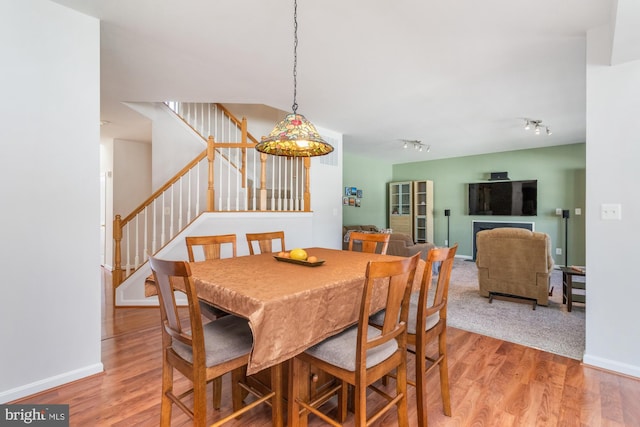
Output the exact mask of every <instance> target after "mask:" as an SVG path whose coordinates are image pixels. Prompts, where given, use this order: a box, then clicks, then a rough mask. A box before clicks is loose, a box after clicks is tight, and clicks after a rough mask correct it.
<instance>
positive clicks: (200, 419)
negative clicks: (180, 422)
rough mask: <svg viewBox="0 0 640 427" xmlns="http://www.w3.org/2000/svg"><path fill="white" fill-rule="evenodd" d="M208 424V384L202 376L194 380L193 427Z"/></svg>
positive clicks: (201, 426)
mask: <svg viewBox="0 0 640 427" xmlns="http://www.w3.org/2000/svg"><path fill="white" fill-rule="evenodd" d="M206 424H207V383H206V381H205V380H204V378H203V377H202V376H197V375H196V376H195V377H194V379H193V426H194V427H205V426H206Z"/></svg>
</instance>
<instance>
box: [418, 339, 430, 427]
mask: <svg viewBox="0 0 640 427" xmlns="http://www.w3.org/2000/svg"><path fill="white" fill-rule="evenodd" d="M415 363H416V407H417V410H418V411H417V412H418V427H427V365H426V363H427V354H426V349H425V348H424V345H422V346H416V360H415Z"/></svg>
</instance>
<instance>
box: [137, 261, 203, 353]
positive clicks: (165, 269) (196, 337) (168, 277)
mask: <svg viewBox="0 0 640 427" xmlns="http://www.w3.org/2000/svg"><path fill="white" fill-rule="evenodd" d="M149 264H150V265H151V271H152V272H153V276H154V278H155V281H156V286H157V288H158V299H159V301H160V320H161V322H162V325H163V328H162V332H163V345H164V346H170V345H171V340H172V339H177V340H179V341H181V342H182V343H184V344H186V345H189V346H191V347H192V350H193V357H194V360H195V359H196V358H197V357H204V335H203V332H202V320H201V318H200V306H199V304H198V299H197V296H196V288H195V283H194V282H193V279H192V278H191V268H190V267H189V264H188V263H187V262H185V261H168V260H162V259H159V258H154V257H150V258H149ZM179 281H182V283H183V287H184V293H185V294H186V295H187V303H188V307H189V330H187V329H186V328H184V327H183V326H182V323H181V321H180V315H179V312H178V304H177V303H176V298H175V291H176V290H177V289H176V286H175V284H177V283H179ZM180 290H181V289H180Z"/></svg>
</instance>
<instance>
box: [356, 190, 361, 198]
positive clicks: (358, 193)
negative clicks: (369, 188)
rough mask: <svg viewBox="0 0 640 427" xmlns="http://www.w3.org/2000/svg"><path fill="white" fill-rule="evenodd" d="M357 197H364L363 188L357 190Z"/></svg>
mask: <svg viewBox="0 0 640 427" xmlns="http://www.w3.org/2000/svg"><path fill="white" fill-rule="evenodd" d="M356 197H357V198H358V199H362V190H358V191H357V192H356Z"/></svg>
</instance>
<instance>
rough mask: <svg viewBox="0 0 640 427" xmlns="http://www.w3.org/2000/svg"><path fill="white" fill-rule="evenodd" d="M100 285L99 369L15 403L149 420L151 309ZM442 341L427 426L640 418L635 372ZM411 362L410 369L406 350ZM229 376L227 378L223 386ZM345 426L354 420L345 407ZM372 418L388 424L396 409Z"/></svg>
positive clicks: (154, 362)
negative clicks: (444, 387) (446, 401)
mask: <svg viewBox="0 0 640 427" xmlns="http://www.w3.org/2000/svg"><path fill="white" fill-rule="evenodd" d="M103 288H104V298H103V306H104V307H103V340H102V361H103V363H104V366H105V372H104V373H103V374H100V375H95V376H93V377H90V378H86V379H82V380H79V381H76V382H74V383H71V384H67V385H65V386H62V387H58V388H56V389H52V390H49V391H46V392H43V393H40V394H38V395H34V396H30V397H28V398H25V399H21V400H20V401H18V402H14V403H48V404H55V403H65V404H69V405H70V425H71V426H79V427H80V426H82V427H85V426H123V427H124V426H126V427H130V426H157V425H158V424H159V419H160V372H161V357H160V356H161V354H160V326H159V314H158V310H157V309H155V308H119V309H115V310H114V309H113V304H112V301H111V277H110V274H109V273H108V272H103ZM448 348H449V375H450V381H451V402H452V410H453V415H452V417H446V416H445V415H444V414H443V412H442V401H441V399H440V394H439V382H438V381H439V378H438V375H437V371H436V372H434V373H433V374H434V375H431V377H430V378H429V380H428V381H429V388H430V389H431V390H434V392H433V393H431V394H430V395H429V398H428V408H429V425H430V426H480V427H481V426H563V427H564V426H640V405H639V403H638V402H640V380H637V379H633V378H628V377H624V376H621V375H616V374H613V373H610V372H604V371H601V370H598V369H593V368H590V367H587V366H583V365H582V364H581V363H580V362H579V361H576V360H573V359H568V358H565V357H561V356H557V355H554V354H550V353H546V352H543V351H538V350H535V349H532V348H528V347H523V346H520V345H517V344H512V343H509V342H506V341H501V340H498V339H494V338H489V337H486V336H483V335H478V334H474V333H470V332H466V331H462V330H458V329H454V328H449V329H448ZM409 361H410V369H413V357H412V356H411V357H410V358H409ZM176 376H177V377H179V375H178V374H176ZM228 381H229V379H228V378H226V377H225V379H224V382H223V391H225V392H226V391H228V390H229V388H228V386H229V383H228ZM390 383H391V384H390V385H389V387H393V382H392V381H390ZM186 384H187V383H186V381H185V382H182V383H181V385H182V386H185V385H186ZM372 398H373V399H375V396H372ZM373 399H372V401H373ZM414 399H415V393H414V390H413V389H412V388H411V387H409V419H410V423H411V424H410V425H411V426H416V425H417V421H416V415H415V411H416V405H415V400H414ZM261 406H264V405H261ZM229 409H230V399H229V398H228V396H227V395H225V396H224V398H223V407H222V408H221V410H220V411H211V413H210V414H209V419H210V420H211V421H212V422H213V421H214V420H215V419H217V418H218V417H220V416H224V415H225V414H226V413H228V411H229ZM270 420H271V416H270V411H269V409H268V408H262V407H258V408H256V409H254V410H252V411H251V412H250V413H249V414H247V415H245V416H244V417H243V418H241V419H240V420H235V421H233V422H231V423H229V424H228V425H229V426H247V427H262V426H269V425H270V424H271V423H270ZM172 421H173V423H172V425H173V426H189V425H191V423H190V421H189V419H188V418H187V417H186V416H185V415H183V414H182V412H181V411H180V410H178V409H174V411H173V420H172ZM321 425H324V423H322V422H321V421H320V420H319V419H317V418H313V417H312V418H310V420H309V426H311V427H316V426H321ZM347 425H349V426H352V425H353V416H350V417H349V419H348V424H347ZM375 425H376V426H394V425H396V422H395V414H394V413H393V412H392V413H390V414H388V416H386V417H385V418H383V419H381V420H379V421H378V422H377V423H376V424H375Z"/></svg>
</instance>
